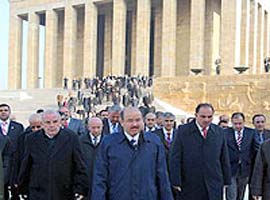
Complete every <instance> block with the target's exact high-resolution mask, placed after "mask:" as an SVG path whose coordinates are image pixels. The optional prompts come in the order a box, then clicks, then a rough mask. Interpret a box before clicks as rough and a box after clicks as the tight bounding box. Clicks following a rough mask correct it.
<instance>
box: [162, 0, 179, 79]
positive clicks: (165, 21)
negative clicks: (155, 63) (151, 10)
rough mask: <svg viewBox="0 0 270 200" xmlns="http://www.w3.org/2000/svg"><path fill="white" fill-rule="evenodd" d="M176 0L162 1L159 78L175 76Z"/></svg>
mask: <svg viewBox="0 0 270 200" xmlns="http://www.w3.org/2000/svg"><path fill="white" fill-rule="evenodd" d="M176 25H177V0H163V12H162V48H161V49H162V50H161V51H162V55H161V57H162V58H161V59H162V60H161V76H175V68H176Z"/></svg>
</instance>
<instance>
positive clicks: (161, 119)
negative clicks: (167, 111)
mask: <svg viewBox="0 0 270 200" xmlns="http://www.w3.org/2000/svg"><path fill="white" fill-rule="evenodd" d="M162 122H163V117H162V116H159V117H158V118H157V125H158V126H163V125H162Z"/></svg>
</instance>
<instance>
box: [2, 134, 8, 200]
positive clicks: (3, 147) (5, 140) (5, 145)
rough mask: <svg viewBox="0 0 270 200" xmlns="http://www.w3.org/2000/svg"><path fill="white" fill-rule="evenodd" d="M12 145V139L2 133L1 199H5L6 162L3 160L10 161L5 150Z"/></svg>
mask: <svg viewBox="0 0 270 200" xmlns="http://www.w3.org/2000/svg"><path fill="white" fill-rule="evenodd" d="M9 145H10V140H9V138H8V137H5V136H3V135H0V153H1V156H0V199H1V200H3V199H4V186H5V182H4V168H3V166H4V165H5V163H3V161H8V159H5V158H4V156H3V155H6V153H5V151H6V150H7V149H8V147H9Z"/></svg>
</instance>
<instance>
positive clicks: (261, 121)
mask: <svg viewBox="0 0 270 200" xmlns="http://www.w3.org/2000/svg"><path fill="white" fill-rule="evenodd" d="M252 123H253V125H254V127H255V139H256V151H258V150H259V147H260V146H261V144H262V143H264V141H265V140H267V139H269V138H270V131H269V130H266V129H265V124H266V117H265V116H264V115H263V114H256V115H254V116H253V117H252Z"/></svg>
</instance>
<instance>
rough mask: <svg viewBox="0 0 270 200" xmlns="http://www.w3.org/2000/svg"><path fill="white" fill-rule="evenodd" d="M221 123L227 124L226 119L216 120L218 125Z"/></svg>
mask: <svg viewBox="0 0 270 200" xmlns="http://www.w3.org/2000/svg"><path fill="white" fill-rule="evenodd" d="M221 123H226V124H228V123H229V122H228V121H227V120H220V121H219V122H218V125H219V126H220V124H221Z"/></svg>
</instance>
